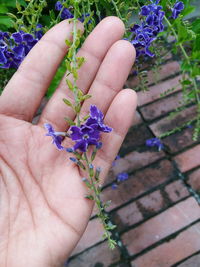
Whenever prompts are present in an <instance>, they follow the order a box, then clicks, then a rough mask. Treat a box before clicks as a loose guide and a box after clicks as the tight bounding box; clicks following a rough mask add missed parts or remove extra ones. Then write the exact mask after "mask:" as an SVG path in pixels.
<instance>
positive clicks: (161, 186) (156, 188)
mask: <svg viewBox="0 0 200 267" xmlns="http://www.w3.org/2000/svg"><path fill="white" fill-rule="evenodd" d="M131 179H134V178H131ZM179 180H180V179H178V178H171V179H169V180H167V181H165V182H163V183H162V184H159V185H157V186H155V187H153V188H151V189H149V190H148V191H145V192H143V193H141V194H140V195H138V196H137V197H133V198H131V199H130V200H128V201H127V202H124V203H123V204H121V205H120V206H118V207H115V208H113V209H112V210H111V211H109V212H114V211H116V210H118V209H119V208H122V207H124V206H126V205H128V204H130V203H131V202H133V201H137V200H139V199H140V198H142V197H144V196H147V195H149V194H151V193H153V192H155V191H156V190H158V189H162V188H163V187H165V186H167V185H169V184H170V183H172V182H175V181H179Z"/></svg>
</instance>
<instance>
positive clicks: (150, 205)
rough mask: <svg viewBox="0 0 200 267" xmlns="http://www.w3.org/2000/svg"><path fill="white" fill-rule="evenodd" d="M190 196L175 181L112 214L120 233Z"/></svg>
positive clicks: (179, 183)
mask: <svg viewBox="0 0 200 267" xmlns="http://www.w3.org/2000/svg"><path fill="white" fill-rule="evenodd" d="M163 191H164V192H165V193H164V194H163ZM188 195H189V193H188V191H187V189H186V187H185V186H184V185H183V183H182V181H175V182H173V183H171V184H169V185H167V186H165V188H164V189H162V191H160V190H157V191H155V192H153V193H151V194H149V195H147V196H144V197H142V198H140V199H139V200H137V201H136V202H132V203H130V204H129V205H127V206H125V207H123V208H121V209H119V210H117V211H116V212H114V213H113V214H112V219H113V221H114V222H115V224H116V225H117V228H118V230H119V231H121V230H125V229H126V227H129V226H132V225H134V224H136V223H138V222H140V221H142V220H143V219H147V218H148V217H150V216H153V215H155V214H156V213H157V212H159V211H161V210H163V209H165V208H167V207H168V206H169V205H171V204H172V203H175V202H177V201H179V200H181V199H183V198H185V197H187V196H188Z"/></svg>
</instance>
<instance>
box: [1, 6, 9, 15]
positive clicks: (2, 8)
mask: <svg viewBox="0 0 200 267" xmlns="http://www.w3.org/2000/svg"><path fill="white" fill-rule="evenodd" d="M7 12H8V8H7V7H6V6H0V13H2V14H5V13H7Z"/></svg>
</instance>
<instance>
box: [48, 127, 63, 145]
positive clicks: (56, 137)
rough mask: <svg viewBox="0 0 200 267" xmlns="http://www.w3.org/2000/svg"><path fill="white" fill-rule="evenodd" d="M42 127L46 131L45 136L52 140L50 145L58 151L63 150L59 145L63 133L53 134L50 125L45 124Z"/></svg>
mask: <svg viewBox="0 0 200 267" xmlns="http://www.w3.org/2000/svg"><path fill="white" fill-rule="evenodd" d="M44 127H45V128H46V130H47V131H48V133H47V134H46V136H51V137H52V138H53V141H52V143H53V144H54V145H55V146H56V147H57V148H58V149H59V150H63V149H64V147H63V146H62V145H61V142H62V141H63V135H64V133H61V132H55V131H54V129H53V127H52V126H51V124H48V123H45V124H44Z"/></svg>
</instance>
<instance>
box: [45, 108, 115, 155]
mask: <svg viewBox="0 0 200 267" xmlns="http://www.w3.org/2000/svg"><path fill="white" fill-rule="evenodd" d="M103 118H104V116H103V113H102V112H101V111H100V110H99V109H98V108H97V107H96V106H93V105H91V106H90V116H89V118H88V119H87V120H86V122H85V123H84V124H81V125H80V126H76V125H74V126H71V127H70V132H71V133H70V135H69V137H70V138H71V140H72V141H74V142H75V145H74V147H73V148H67V149H66V150H67V152H75V151H76V150H79V151H81V152H86V151H87V150H88V147H89V146H90V145H94V146H96V148H97V149H99V148H100V147H101V145H102V144H101V142H100V132H104V133H109V132H111V131H112V128H110V127H108V126H107V125H105V124H104V122H103ZM44 126H45V128H46V129H47V131H48V133H47V134H46V135H47V136H51V137H52V138H53V144H55V145H56V147H57V148H58V149H59V150H63V149H64V147H63V146H62V145H61V143H62V140H63V136H66V135H67V134H66V133H65V132H55V131H54V129H53V127H52V126H51V125H50V124H45V125H44Z"/></svg>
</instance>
